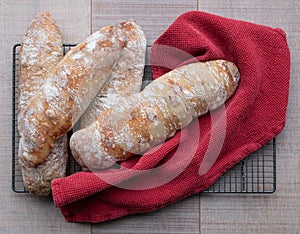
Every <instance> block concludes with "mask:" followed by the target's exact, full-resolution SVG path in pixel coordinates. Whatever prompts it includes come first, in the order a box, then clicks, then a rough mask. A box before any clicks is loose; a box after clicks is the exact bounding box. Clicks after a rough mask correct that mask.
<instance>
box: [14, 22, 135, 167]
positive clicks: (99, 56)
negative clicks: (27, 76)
mask: <svg viewBox="0 0 300 234" xmlns="http://www.w3.org/2000/svg"><path fill="white" fill-rule="evenodd" d="M129 29H130V27H129ZM129 29H128V28H127V25H126V24H122V23H120V24H118V25H116V26H107V27H104V28H102V29H101V30H100V31H97V32H95V33H94V34H92V35H91V36H89V37H88V38H87V39H86V40H85V41H84V42H83V43H80V44H79V45H77V46H76V47H74V48H72V49H71V50H70V51H69V52H68V53H67V54H66V55H65V57H64V58H63V59H62V60H61V61H60V62H59V63H58V64H57V65H56V66H55V67H54V68H53V69H52V70H51V71H50V72H49V73H48V75H47V79H46V81H45V83H44V84H43V85H42V87H41V89H40V90H39V91H38V92H37V93H36V95H35V96H34V97H33V98H32V99H31V101H30V103H29V104H28V106H27V108H26V109H25V111H24V119H23V121H21V123H20V124H19V128H20V132H22V137H23V138H24V139H23V141H24V144H26V145H27V146H28V149H27V152H28V153H27V154H24V155H22V157H21V158H20V161H21V163H22V164H27V165H29V166H36V165H39V164H40V163H42V162H43V161H44V159H45V158H46V157H47V155H48V154H49V152H50V151H51V149H52V148H53V143H54V141H55V140H56V139H58V138H60V137H62V136H63V135H64V134H66V132H67V131H69V130H70V129H71V128H72V127H73V125H74V124H75V123H76V122H77V120H78V119H79V118H80V116H81V115H82V114H83V113H84V111H85V110H86V108H87V107H88V105H89V104H90V102H91V101H92V100H93V99H94V97H95V96H96V94H97V93H98V92H99V90H100V89H101V88H102V86H103V85H104V84H105V82H106V81H107V78H108V76H109V75H110V73H111V70H112V68H113V66H114V65H115V64H116V62H117V61H118V59H119V57H120V54H121V52H122V50H123V48H124V46H125V45H126V38H125V36H126V35H125V34H124V32H126V30H129Z"/></svg>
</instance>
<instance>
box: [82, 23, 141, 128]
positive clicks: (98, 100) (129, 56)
mask: <svg viewBox="0 0 300 234" xmlns="http://www.w3.org/2000/svg"><path fill="white" fill-rule="evenodd" d="M121 27H123V28H124V34H125V38H126V46H125V47H124V49H123V51H122V55H121V56H120V59H119V61H118V63H117V64H116V66H115V67H114V68H113V70H112V72H111V74H110V76H109V78H108V81H107V83H106V84H105V86H104V87H103V89H101V90H100V92H99V93H98V94H97V96H96V97H95V99H94V100H93V102H92V103H91V104H90V105H89V107H88V109H87V110H86V112H85V113H84V115H83V116H82V117H81V119H80V128H85V127H87V126H89V125H90V124H91V123H92V122H94V121H95V120H96V119H97V117H98V116H99V115H100V114H101V113H102V112H103V111H105V110H107V109H109V108H110V107H111V106H112V105H113V104H114V103H115V102H116V101H117V99H118V98H120V97H126V96H129V95H131V94H133V93H137V92H140V91H141V87H142V79H143V74H144V66H145V55H146V38H145V35H144V33H143V31H142V29H141V28H140V26H138V25H137V24H136V23H135V22H134V21H133V20H129V21H126V22H122V23H121Z"/></svg>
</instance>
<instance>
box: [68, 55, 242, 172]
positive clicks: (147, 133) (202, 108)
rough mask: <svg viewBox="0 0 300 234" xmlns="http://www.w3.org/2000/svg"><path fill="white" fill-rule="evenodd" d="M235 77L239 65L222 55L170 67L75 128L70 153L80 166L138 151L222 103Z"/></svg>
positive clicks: (107, 161) (97, 165)
mask: <svg viewBox="0 0 300 234" xmlns="http://www.w3.org/2000/svg"><path fill="white" fill-rule="evenodd" d="M238 81H239V72H238V69H237V67H236V66H235V65H234V64H233V63H230V62H227V61H224V60H216V61H209V62H197V63H193V64H189V65H186V66H183V67H180V68H177V69H174V70H172V71H171V72H169V73H167V74H165V75H163V76H161V77H160V78H158V79H156V80H154V81H153V82H152V83H150V84H149V85H148V86H147V87H146V88H145V89H144V90H143V91H142V92H140V93H138V94H133V95H131V96H129V97H127V98H122V99H119V100H118V102H117V103H116V104H115V105H113V106H112V107H111V108H110V109H108V110H107V111H105V112H103V113H102V114H101V115H100V116H99V118H98V119H97V121H96V122H94V123H93V124H91V125H90V126H89V127H88V128H85V129H82V130H79V131H77V132H75V133H74V134H73V135H72V137H71V140H70V147H71V150H72V153H73V156H74V158H75V159H76V161H77V162H78V163H79V164H80V165H81V166H83V167H88V168H89V169H101V168H105V167H109V166H111V165H112V164H113V163H114V162H115V161H120V160H125V159H127V158H129V157H130V156H132V155H134V154H141V153H143V152H145V151H147V150H149V149H150V148H151V147H153V146H155V145H157V144H159V143H161V142H163V141H164V140H166V139H167V138H170V137H172V136H173V135H174V134H175V132H176V131H177V130H179V129H181V128H183V127H185V126H187V125H188V124H189V123H190V122H191V121H192V119H193V118H195V117H199V116H201V115H203V114H205V113H207V112H208V111H209V110H213V109H215V108H217V107H219V106H220V105H222V104H223V103H224V102H225V101H226V100H227V99H228V98H229V97H231V96H232V95H233V93H234V92H235V89H236V87H237V85H238Z"/></svg>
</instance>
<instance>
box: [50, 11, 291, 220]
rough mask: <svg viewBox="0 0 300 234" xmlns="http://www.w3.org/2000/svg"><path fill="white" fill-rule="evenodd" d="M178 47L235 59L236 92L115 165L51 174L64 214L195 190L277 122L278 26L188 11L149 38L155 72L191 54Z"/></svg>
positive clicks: (283, 57) (284, 64) (280, 107)
mask: <svg viewBox="0 0 300 234" xmlns="http://www.w3.org/2000/svg"><path fill="white" fill-rule="evenodd" d="M162 45H164V46H165V47H164V46H162ZM170 47H172V48H173V47H174V48H178V50H172V49H170ZM164 48H169V49H164ZM179 49H180V50H179ZM174 51H175V52H174ZM178 51H179V52H178ZM180 51H185V52H186V53H188V54H190V55H192V56H194V57H196V58H197V59H198V60H200V61H206V60H212V59H226V60H229V61H232V62H233V63H235V64H236V65H237V67H238V68H239V71H240V74H241V79H240V84H239V86H238V89H237V91H236V93H235V94H234V96H233V97H232V98H231V99H230V100H228V101H227V102H226V105H225V106H222V107H221V108H219V109H218V110H216V111H214V112H211V113H208V114H206V115H205V116H203V117H200V118H199V119H196V120H195V121H193V122H192V123H191V124H190V125H189V126H188V127H186V128H185V129H184V130H182V131H179V132H178V133H177V134H176V135H175V136H174V137H173V138H172V139H170V140H168V141H166V142H165V143H163V144H162V145H160V146H158V147H157V148H156V150H151V151H150V152H147V153H146V154H145V155H144V156H142V157H139V156H136V157H133V158H131V159H129V160H128V161H126V162H124V163H122V164H121V168H120V169H110V170H105V171H102V172H97V173H95V172H94V173H92V172H79V173H76V174H73V175H71V176H69V177H66V178H62V179H56V180H54V181H53V183H52V189H53V198H54V202H55V204H56V206H57V207H59V208H60V209H61V212H62V214H63V215H64V217H65V219H66V220H67V221H70V222H102V221H105V220H109V219H115V218H118V217H121V216H125V215H128V214H133V213H138V212H149V211H154V210H156V209H159V208H162V207H164V206H166V205H168V204H170V203H173V202H176V201H178V200H180V199H183V198H185V197H187V196H190V195H192V194H195V193H198V192H200V191H202V190H205V189H206V188H208V187H209V186H210V185H212V184H213V183H214V182H215V181H216V180H217V179H218V178H219V177H220V176H221V175H222V174H223V173H224V172H226V171H227V170H228V169H229V168H231V167H232V166H233V165H235V164H236V163H238V162H239V161H240V160H242V159H243V158H245V157H246V156H247V155H249V154H250V153H252V152H253V151H255V150H257V149H259V148H260V147H261V146H263V145H264V144H265V143H267V142H269V141H270V140H271V139H272V138H273V137H274V136H275V135H276V134H278V133H279V132H281V130H282V129H283V127H284V125H285V117H286V108H287V103H288V90H289V75H290V55H289V48H288V45H287V41H286V35H285V33H284V32H283V31H282V30H281V29H272V28H269V27H266V26H262V25H256V24H252V23H249V22H244V21H239V20H234V19H228V18H224V17H220V16H217V15H213V14H208V13H204V12H199V11H191V12H187V13H185V14H183V15H181V16H180V17H178V18H177V19H176V21H175V22H174V23H173V24H172V25H171V26H170V27H169V28H168V29H167V30H166V31H165V32H164V33H163V34H162V35H161V36H160V37H159V38H158V39H157V40H156V42H155V43H154V46H153V47H152V50H151V61H152V63H153V64H154V65H155V66H153V75H154V77H158V76H160V75H162V74H164V73H165V72H167V71H169V70H170V69H172V68H174V67H177V66H179V65H180V64H184V63H186V60H190V61H192V60H191V56H186V55H187V54H184V53H182V52H180ZM157 65H158V66H157ZM162 66H166V67H168V69H166V68H163V67H162ZM128 168H129V169H128ZM151 169H152V170H151Z"/></svg>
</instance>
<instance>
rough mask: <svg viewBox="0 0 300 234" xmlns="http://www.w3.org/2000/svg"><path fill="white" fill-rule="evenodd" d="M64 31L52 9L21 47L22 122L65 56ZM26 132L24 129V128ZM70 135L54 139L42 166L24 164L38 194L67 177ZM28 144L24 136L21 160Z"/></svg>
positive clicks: (25, 175)
mask: <svg viewBox="0 0 300 234" xmlns="http://www.w3.org/2000/svg"><path fill="white" fill-rule="evenodd" d="M62 57H63V48H62V40H61V32H60V30H59V28H58V26H57V25H56V22H55V21H54V19H53V18H52V16H51V15H50V13H48V12H41V13H40V14H38V15H36V16H35V17H34V20H33V21H32V22H31V24H30V25H29V27H28V30H27V33H26V35H25V36H24V37H23V41H22V44H21V49H20V71H19V78H20V79H19V86H18V88H19V106H18V121H19V124H20V125H21V124H22V122H23V121H24V111H25V109H26V107H27V106H28V104H29V102H30V101H31V98H32V97H33V96H34V95H35V94H36V92H37V91H38V90H39V89H40V87H41V86H42V85H43V84H44V83H45V79H46V77H47V74H48V72H49V71H50V70H51V69H52V68H53V67H54V66H55V65H56V64H57V63H58V62H59V61H60V60H61V59H62ZM20 130H21V129H20ZM20 133H21V135H23V132H22V130H21V131H20ZM67 144H68V140H67V137H66V136H64V137H62V138H60V139H58V140H56V141H55V142H54V147H53V148H52V150H51V152H49V154H48V155H47V157H46V158H45V160H44V161H43V162H42V163H41V164H40V165H39V166H38V167H29V166H28V165H26V164H22V163H21V165H22V167H21V170H22V176H23V181H24V185H25V187H26V189H27V190H28V191H29V192H31V193H33V194H36V195H41V196H48V195H50V194H51V181H52V180H53V179H55V178H60V177H64V176H65V173H66V166H67V157H68V155H67V152H66V149H67ZM27 150H28V145H27V144H26V143H25V142H24V139H23V137H22V138H21V139H20V144H19V154H18V157H19V159H20V162H21V161H22V159H23V157H24V155H26V154H27V153H28V152H27Z"/></svg>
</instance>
